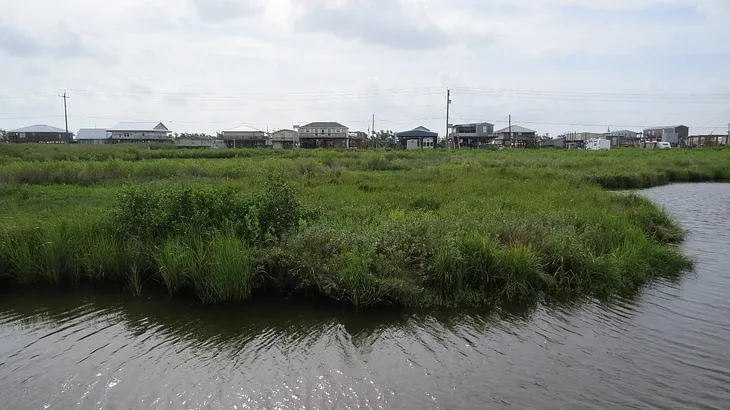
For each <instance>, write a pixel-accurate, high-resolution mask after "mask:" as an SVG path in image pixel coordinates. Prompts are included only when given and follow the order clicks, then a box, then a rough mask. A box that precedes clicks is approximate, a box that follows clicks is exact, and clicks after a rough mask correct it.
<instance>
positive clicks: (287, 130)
mask: <svg viewBox="0 0 730 410" xmlns="http://www.w3.org/2000/svg"><path fill="white" fill-rule="evenodd" d="M282 132H295V131H294V130H290V129H288V128H284V129H281V130H276V131H274V132H272V133H271V134H272V135H273V134H279V133H282Z"/></svg>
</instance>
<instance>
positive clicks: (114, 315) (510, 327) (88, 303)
mask: <svg viewBox="0 0 730 410" xmlns="http://www.w3.org/2000/svg"><path fill="white" fill-rule="evenodd" d="M646 195H648V196H649V197H651V198H653V199H654V200H656V201H657V202H659V203H662V204H664V205H665V206H666V207H667V208H668V209H669V210H670V212H672V213H673V214H674V216H675V217H676V218H677V219H678V220H679V221H680V222H681V223H682V224H683V225H684V226H685V227H687V228H688V229H690V231H691V234H690V236H689V237H688V238H687V241H686V243H685V244H684V246H683V248H684V251H685V252H686V253H688V254H689V255H692V256H694V257H696V258H697V262H698V263H697V269H696V272H694V273H691V274H688V275H686V276H684V277H683V278H681V279H680V280H677V281H657V282H655V283H653V284H652V285H650V286H648V287H647V288H646V289H644V290H643V291H642V292H641V293H639V294H638V295H637V296H636V297H634V298H627V299H618V300H613V301H610V302H595V301H587V302H582V303H575V304H572V305H556V306H542V307H538V308H535V309H532V310H530V311H526V312H521V313H520V312H518V313H514V314H503V315H501V316H499V315H496V314H470V313H460V314H454V313H452V314H443V315H413V314H378V315H377V316H376V317H366V316H365V315H357V314H351V313H350V314H348V313H343V312H340V311H328V310H325V309H316V310H315V309H302V308H301V306H288V305H286V304H277V305H274V306H268V307H257V308H252V307H246V308H244V307H241V306H238V307H216V308H204V307H200V306H195V305H186V304H182V303H172V302H169V301H164V300H161V301H160V300H145V299H136V298H131V297H127V296H123V295H118V294H104V293H99V292H95V293H83V292H77V293H74V294H73V295H68V294H66V295H59V294H49V293H46V294H45V295H44V294H42V293H38V294H32V295H29V294H22V295H21V294H17V293H13V294H4V295H0V299H1V300H0V408H2V409H41V408H57V409H69V408H81V409H92V408H94V409H96V408H105V409H107V408H109V409H112V408H119V409H131V408H139V409H147V408H153V409H158V408H159V409H162V408H181V409H182V408H185V409H188V408H190V409H193V408H225V409H248V408H267V409H273V408H281V409H290V408H291V409H294V408H326V409H348V408H366V409H369V408H372V409H381V408H383V409H390V408H393V409H400V408H404V409H405V408H408V409H426V408H440V409H474V408H520V409H521V408H540V409H565V408H604V409H617V408H621V409H630V408H636V409H647V408H657V409H676V408H692V409H727V408H728V405H729V404H728V403H730V355H729V354H728V352H729V351H728V346H730V301H729V300H730V298H728V295H730V272H728V271H729V270H730V268H728V267H730V234H728V229H729V228H730V218H728V217H727V215H730V185H719V184H715V185H713V184H696V185H674V186H668V187H662V188H656V189H652V190H648V191H646ZM368 316H375V315H368Z"/></svg>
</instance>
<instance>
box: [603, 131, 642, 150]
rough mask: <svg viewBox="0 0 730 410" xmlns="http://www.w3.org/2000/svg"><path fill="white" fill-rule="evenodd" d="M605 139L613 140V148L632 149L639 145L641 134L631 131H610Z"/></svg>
mask: <svg viewBox="0 0 730 410" xmlns="http://www.w3.org/2000/svg"><path fill="white" fill-rule="evenodd" d="M604 137H605V138H606V139H608V140H611V146H612V147H631V146H635V145H638V143H639V133H638V132H634V131H631V130H619V131H610V132H607V133H606V134H605V135H604Z"/></svg>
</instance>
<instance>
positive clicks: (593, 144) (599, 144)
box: [586, 138, 611, 151]
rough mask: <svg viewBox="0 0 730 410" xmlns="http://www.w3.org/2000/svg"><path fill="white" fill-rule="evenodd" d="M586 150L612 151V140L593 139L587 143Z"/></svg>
mask: <svg viewBox="0 0 730 410" xmlns="http://www.w3.org/2000/svg"><path fill="white" fill-rule="evenodd" d="M586 149H587V150H591V151H599V150H607V149H611V140H609V139H606V138H591V139H589V140H588V141H586Z"/></svg>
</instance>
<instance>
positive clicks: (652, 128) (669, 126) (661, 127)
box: [644, 124, 689, 130]
mask: <svg viewBox="0 0 730 410" xmlns="http://www.w3.org/2000/svg"><path fill="white" fill-rule="evenodd" d="M677 127H687V126H686V125H681V124H680V125H662V126H660V127H646V128H644V129H645V130H663V129H667V128H677ZM687 128H689V127H687Z"/></svg>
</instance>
